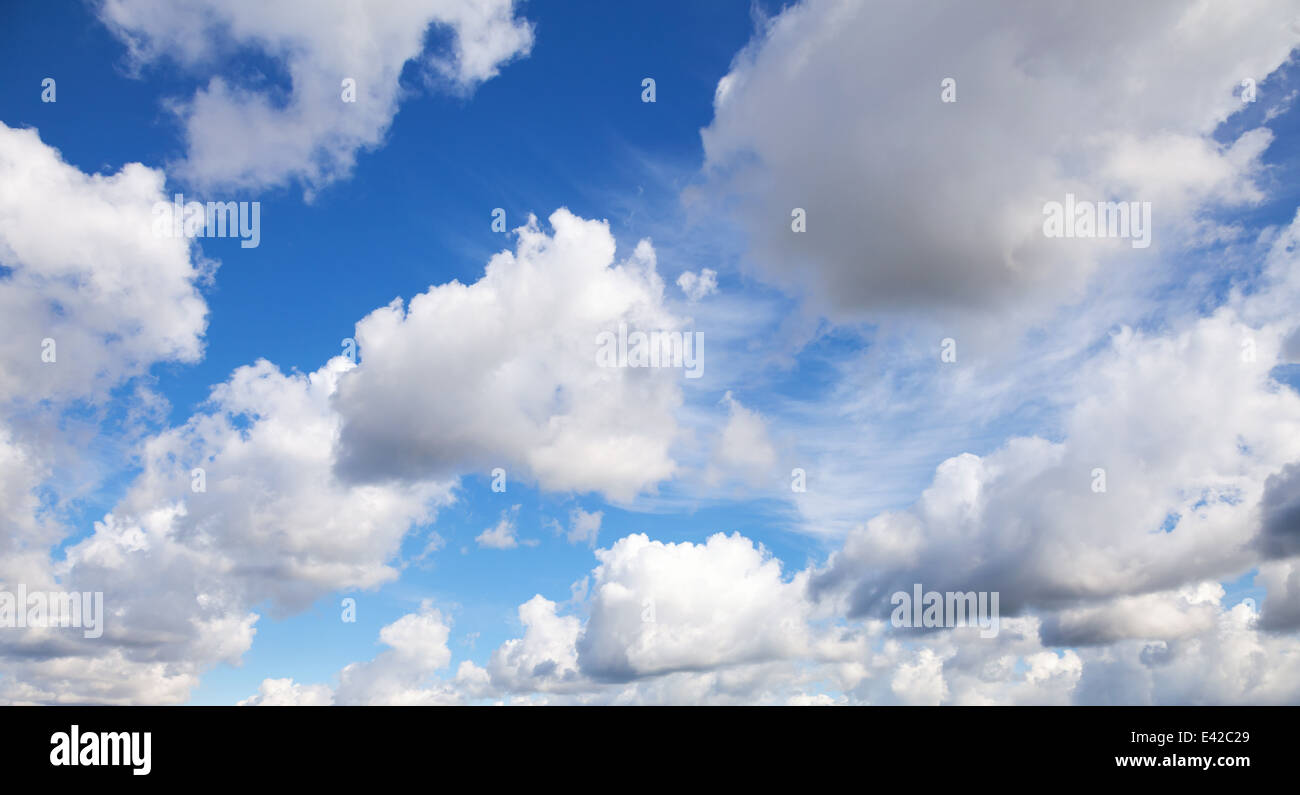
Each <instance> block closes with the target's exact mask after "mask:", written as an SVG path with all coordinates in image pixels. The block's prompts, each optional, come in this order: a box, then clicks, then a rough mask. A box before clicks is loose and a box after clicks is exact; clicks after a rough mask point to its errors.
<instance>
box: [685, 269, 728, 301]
mask: <svg viewBox="0 0 1300 795" xmlns="http://www.w3.org/2000/svg"><path fill="white" fill-rule="evenodd" d="M677 286H678V287H680V288H682V292H683V293H685V295H686V297H687V299H689V300H691V301H698V300H700V299H701V298H704V297H705V296H707V295H712V294H713V293H716V292H717V291H718V272H717V271H715V270H713V269H712V268H703V269H701V270H700V272H699V273H698V274H696V273H695V272H693V271H683V272H682V274H681V275H680V276H678V277H677Z"/></svg>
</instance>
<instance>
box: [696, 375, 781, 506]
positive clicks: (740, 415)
mask: <svg viewBox="0 0 1300 795" xmlns="http://www.w3.org/2000/svg"><path fill="white" fill-rule="evenodd" d="M721 402H722V404H723V405H725V406H726V407H727V424H726V425H724V426H723V428H722V434H721V436H720V437H719V438H718V440H717V443H716V446H715V449H714V452H713V460H712V462H711V463H710V466H709V468H708V471H707V472H706V475H705V477H706V479H707V480H708V481H709V482H710V483H718V482H720V481H722V480H724V479H727V478H736V479H739V480H741V481H743V482H746V483H749V484H752V485H755V486H761V485H764V484H766V483H768V482H770V481H771V480H772V478H773V476H774V475H775V474H776V461H777V454H776V448H775V447H774V446H773V444H772V440H771V438H770V436H769V434H768V431H767V421H766V420H765V419H764V418H763V416H762V415H761V414H759V413H758V412H756V411H754V410H753V409H750V408H746V407H745V406H743V405H741V403H740V401H739V400H737V399H736V398H735V397H733V396H732V394H731V392H727V393H726V394H724V395H723V396H722V401H721Z"/></svg>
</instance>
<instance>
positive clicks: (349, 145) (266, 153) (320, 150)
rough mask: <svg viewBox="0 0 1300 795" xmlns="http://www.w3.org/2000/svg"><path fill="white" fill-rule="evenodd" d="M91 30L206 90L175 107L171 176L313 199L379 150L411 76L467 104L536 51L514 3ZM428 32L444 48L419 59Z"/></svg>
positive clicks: (250, 14) (339, 7) (248, 13)
mask: <svg viewBox="0 0 1300 795" xmlns="http://www.w3.org/2000/svg"><path fill="white" fill-rule="evenodd" d="M100 17H101V19H103V21H104V22H105V24H107V25H108V27H109V28H110V29H111V30H112V31H114V32H115V33H116V34H117V35H118V36H119V37H120V38H122V39H123V41H125V42H126V44H127V46H128V48H129V50H130V54H131V57H132V59H133V60H134V62H135V63H136V64H137V65H140V64H143V63H150V62H157V61H159V60H160V59H161V58H163V57H164V56H166V57H170V58H171V59H173V60H174V62H176V63H179V64H181V65H182V66H183V67H185V68H186V69H188V70H190V71H192V72H193V73H195V74H198V75H202V76H208V77H209V80H208V83H207V85H206V86H204V87H202V88H200V89H199V90H198V91H197V92H196V93H195V95H194V96H193V97H192V98H190V99H188V100H184V101H181V102H178V103H177V104H176V105H175V110H176V112H177V113H178V115H179V117H180V120H181V122H182V124H183V125H184V135H185V143H186V156H185V159H184V160H183V161H182V162H181V163H178V164H177V169H176V170H177V173H178V174H179V175H180V176H182V177H184V178H186V179H188V180H190V181H192V182H193V183H195V184H196V185H198V186H201V187H205V188H216V187H231V188H252V189H258V188H264V187H269V186H274V185H279V184H282V183H284V182H286V181H288V180H291V179H298V180H300V181H302V182H303V183H304V185H305V186H306V187H307V188H308V189H309V190H312V189H315V188H316V187H319V186H321V185H324V184H327V183H328V182H330V181H332V180H335V179H338V178H339V177H342V176H346V175H347V174H348V172H349V171H350V170H351V168H352V165H353V163H354V161H355V158H356V154H357V151H358V150H360V149H363V148H368V147H374V146H377V145H378V144H379V143H380V142H381V141H382V139H383V136H384V133H385V131H386V130H387V128H388V125H389V123H390V122H391V121H392V118H393V116H394V115H395V114H396V113H397V107H398V104H399V102H400V101H401V100H402V98H403V93H404V92H403V90H402V87H401V84H400V82H399V78H400V77H401V74H402V70H403V68H404V67H405V66H406V65H407V64H408V63H411V62H416V63H423V64H424V66H425V68H426V69H427V70H430V73H431V74H437V75H441V76H442V78H444V79H445V80H447V81H448V82H449V83H450V84H451V86H452V87H453V88H454V89H456V90H458V91H462V92H467V91H469V90H470V89H472V88H473V87H474V86H475V85H476V84H478V83H480V82H482V81H484V80H487V79H489V78H492V77H494V76H495V75H496V74H497V73H498V70H499V69H500V68H501V66H502V65H503V64H505V63H506V62H508V61H510V60H511V59H513V58H515V57H517V56H521V55H527V53H528V52H529V50H530V49H531V47H532V42H533V33H532V26H531V25H530V24H529V23H528V22H526V21H524V20H521V19H518V18H516V17H515V9H514V0H489V2H474V3H466V2H461V0H383V1H382V2H366V3H358V2H354V1H353V0H328V2H312V3H275V4H271V5H268V4H266V3H262V2H257V0H233V2H228V1H226V0H193V1H192V2H187V3H180V4H177V3H170V2H160V0H105V2H104V3H103V4H102V5H101V6H100ZM431 30H432V31H435V32H438V33H444V32H445V33H447V34H449V37H450V44H449V48H448V51H446V52H437V51H435V52H431V53H428V54H427V55H426V53H425V46H426V36H427V35H428V34H429V33H430V31H431ZM238 50H256V51H258V52H260V53H262V54H264V55H265V56H267V57H269V58H271V59H274V60H275V61H276V62H277V63H279V64H280V65H281V66H282V68H283V70H284V72H285V73H287V79H288V86H287V87H285V88H283V89H281V90H276V89H274V88H267V87H266V86H265V84H264V83H252V84H245V83H242V82H239V81H238V80H237V77H236V73H235V72H234V70H231V69H225V68H223V67H224V65H225V64H224V61H223V58H225V57H227V56H229V55H230V54H231V53H232V52H235V51H238ZM344 80H352V81H355V86H354V87H355V102H344V101H343V93H344V90H345V89H344V87H343V81H344Z"/></svg>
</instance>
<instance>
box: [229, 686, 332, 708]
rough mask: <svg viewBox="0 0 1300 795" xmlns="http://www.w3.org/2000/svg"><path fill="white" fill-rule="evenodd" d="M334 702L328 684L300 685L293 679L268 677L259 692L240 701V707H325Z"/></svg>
mask: <svg viewBox="0 0 1300 795" xmlns="http://www.w3.org/2000/svg"><path fill="white" fill-rule="evenodd" d="M333 703H334V693H333V692H332V691H331V690H330V689H329V687H328V686H327V685H300V684H298V683H296V682H294V681H293V680H292V679H266V680H263V682H262V684H261V686H260V687H258V689H257V694H256V695H253V696H250V697H248V698H246V699H244V700H243V701H240V702H238V703H237V704H236V706H240V707H325V706H329V705H330V704H333Z"/></svg>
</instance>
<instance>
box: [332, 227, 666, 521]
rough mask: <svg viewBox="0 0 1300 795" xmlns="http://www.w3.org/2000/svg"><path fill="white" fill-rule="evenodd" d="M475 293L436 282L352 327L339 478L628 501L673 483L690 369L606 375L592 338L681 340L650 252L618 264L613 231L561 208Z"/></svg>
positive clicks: (525, 236)
mask: <svg viewBox="0 0 1300 795" xmlns="http://www.w3.org/2000/svg"><path fill="white" fill-rule="evenodd" d="M550 223H551V226H552V227H553V229H554V234H553V235H548V234H546V233H545V232H543V231H542V230H541V229H540V228H539V227H538V225H537V223H536V219H532V220H530V222H529V223H528V224H527V225H526V226H524V227H521V228H519V229H518V230H516V232H517V234H518V247H517V249H516V250H515V251H514V252H510V251H503V252H501V253H499V254H497V255H496V256H494V257H493V258H492V260H491V262H489V263H488V266H487V271H486V273H485V274H484V275H483V277H482V278H481V279H479V280H478V281H477V282H475V283H474V284H471V285H463V284H461V283H459V282H452V283H450V284H444V285H440V286H436V287H432V288H430V289H429V290H428V292H425V293H423V294H421V295H418V296H416V297H415V298H412V299H411V301H410V303H409V305H406V306H404V305H403V302H402V301H401V300H400V299H395V300H394V301H393V302H392V303H391V304H389V305H388V306H386V307H383V308H381V309H377V310H375V311H374V312H372V313H370V314H369V315H367V316H366V317H365V318H364V319H362V320H361V321H360V322H359V323H357V328H356V339H357V342H358V346H359V348H360V353H361V364H360V366H359V367H357V368H356V370H354V371H352V372H351V373H349V374H348V375H347V376H346V377H344V378H343V379H342V380H341V382H340V384H339V392H338V395H337V398H336V405H337V409H338V411H339V413H340V415H341V416H342V418H343V428H342V434H341V436H340V440H339V442H340V451H339V470H340V473H341V474H342V475H343V476H344V477H346V478H348V479H351V480H355V481H365V482H370V481H378V480H383V479H388V478H429V477H437V476H439V475H445V474H446V473H448V472H464V471H473V470H480V471H487V470H490V469H491V468H493V467H497V466H504V467H506V468H507V469H508V470H509V471H510V472H512V473H514V472H516V471H517V472H519V473H520V474H521V475H523V476H525V477H527V478H528V479H531V480H534V481H536V482H537V483H538V485H539V486H540V487H541V488H543V489H547V490H557V491H564V490H572V491H580V492H586V491H598V492H601V493H603V494H604V495H606V496H607V497H609V498H612V499H617V500H628V499H631V498H632V497H634V496H635V495H636V494H637V493H638V492H641V491H643V490H646V489H650V488H652V487H653V486H654V485H655V484H656V483H658V482H659V481H661V480H664V479H665V478H668V477H670V476H671V475H672V474H673V473H674V471H675V464H674V462H673V459H672V458H671V456H670V453H669V448H670V446H671V445H672V443H673V441H674V437H675V435H676V428H677V425H676V420H675V417H674V411H675V409H676V408H677V407H678V406H679V405H680V403H681V383H680V379H681V373H680V371H678V370H672V369H669V368H639V369H638V368H618V367H600V366H598V364H597V357H596V353H597V344H596V339H597V336H598V335H599V334H600V333H601V332H607V331H612V332H613V333H617V331H618V328H619V324H620V323H626V324H627V325H628V328H633V329H637V328H639V329H661V330H673V329H679V328H680V327H681V323H682V321H681V320H680V319H678V318H676V317H674V316H673V315H671V314H670V313H669V312H668V311H667V309H666V308H665V307H664V303H663V290H664V287H663V281H662V279H660V278H659V275H658V274H657V272H656V271H655V256H654V250H653V249H652V248H651V247H650V244H649V242H648V241H642V242H641V243H640V244H639V245H637V246H636V248H635V249H634V250H633V252H632V254H631V256H630V257H629V258H628V259H626V260H624V261H622V262H617V263H616V262H615V261H614V251H615V244H614V238H613V236H612V235H611V234H610V232H609V228H608V226H607V224H605V223H603V222H600V221H588V220H584V219H581V218H578V217H577V216H575V215H573V214H572V213H570V212H568V211H567V210H563V209H561V210H557V211H556V212H555V213H553V214H552V215H551V217H550Z"/></svg>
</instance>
